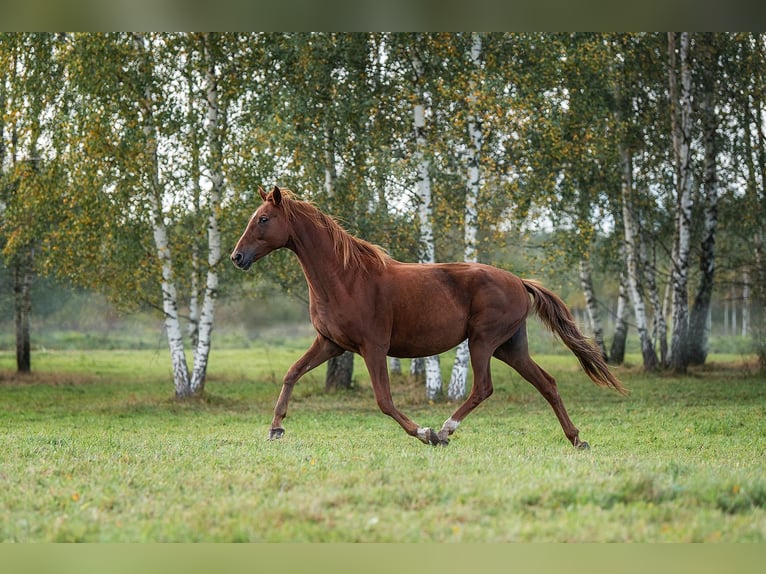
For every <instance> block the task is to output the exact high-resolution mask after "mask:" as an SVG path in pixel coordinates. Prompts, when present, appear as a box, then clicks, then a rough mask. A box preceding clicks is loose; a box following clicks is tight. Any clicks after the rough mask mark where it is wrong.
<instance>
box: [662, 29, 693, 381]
mask: <svg viewBox="0 0 766 574" xmlns="http://www.w3.org/2000/svg"><path fill="white" fill-rule="evenodd" d="M689 48H690V35H689V33H688V32H682V33H681V38H680V44H679V48H678V58H679V66H680V75H681V87H680V91H679V88H678V80H677V72H676V46H675V34H674V33H673V32H669V33H668V54H669V59H670V63H669V66H668V78H669V86H670V90H669V97H670V101H671V106H670V110H671V112H670V113H671V123H672V128H671V129H672V133H673V149H674V155H675V161H676V187H677V192H676V212H675V215H676V223H675V236H674V239H673V254H672V262H673V265H672V274H671V277H672V282H673V335H672V337H671V343H670V367H671V368H672V369H673V370H674V371H675V372H678V373H684V372H686V367H687V364H688V358H687V353H686V341H687V336H688V330H689V295H688V281H689V252H690V246H691V210H692V186H693V185H694V171H693V165H692V157H691V138H692V134H691V127H692V102H691V98H692V75H691V62H690V53H689Z"/></svg>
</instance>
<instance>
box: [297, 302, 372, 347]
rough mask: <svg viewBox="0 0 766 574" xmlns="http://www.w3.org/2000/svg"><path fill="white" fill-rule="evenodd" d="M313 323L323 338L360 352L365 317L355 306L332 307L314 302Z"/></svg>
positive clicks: (311, 309) (312, 310) (312, 308)
mask: <svg viewBox="0 0 766 574" xmlns="http://www.w3.org/2000/svg"><path fill="white" fill-rule="evenodd" d="M310 311H311V322H312V323H313V325H314V328H315V329H316V330H317V332H318V333H320V334H321V335H322V336H324V337H326V338H328V339H330V340H331V341H333V342H334V343H336V344H338V345H340V346H341V347H343V348H345V349H348V350H350V351H354V352H358V351H359V347H360V346H361V344H362V342H363V341H362V329H361V327H362V325H363V323H364V319H363V315H362V313H361V312H360V309H359V308H358V307H356V306H354V305H343V306H339V305H331V304H327V303H324V302H316V301H315V302H312V304H311V307H310Z"/></svg>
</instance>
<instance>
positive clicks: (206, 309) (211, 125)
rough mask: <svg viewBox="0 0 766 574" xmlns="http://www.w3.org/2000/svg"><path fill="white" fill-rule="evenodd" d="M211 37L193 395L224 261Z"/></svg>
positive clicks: (201, 380) (206, 44)
mask: <svg viewBox="0 0 766 574" xmlns="http://www.w3.org/2000/svg"><path fill="white" fill-rule="evenodd" d="M211 41H212V39H211V37H210V36H209V35H206V36H205V37H204V40H203V49H204V53H205V59H206V61H207V69H206V70H205V84H206V92H207V122H206V126H205V128H206V131H207V143H208V149H209V154H210V157H209V160H208V163H209V165H208V171H209V173H210V183H211V186H210V192H209V194H208V202H207V203H208V210H209V212H208V226H207V236H208V255H207V277H206V280H205V295H204V298H203V300H202V311H201V313H200V320H199V331H198V333H199V335H198V341H197V346H196V348H195V351H194V366H193V369H192V377H191V383H190V388H191V392H192V393H193V394H199V393H202V392H203V391H204V390H205V378H206V376H207V365H208V358H209V356H210V347H211V345H212V334H213V321H214V317H215V303H216V300H217V299H218V263H219V262H220V261H221V232H220V229H219V225H218V217H219V211H220V207H221V195H222V192H223V184H224V175H223V155H222V149H221V147H222V142H221V139H222V138H221V131H222V126H221V123H222V119H221V117H220V112H221V110H220V101H219V96H218V78H217V75H216V74H217V72H216V62H215V59H214V56H213V51H212V50H211V46H210V42H211Z"/></svg>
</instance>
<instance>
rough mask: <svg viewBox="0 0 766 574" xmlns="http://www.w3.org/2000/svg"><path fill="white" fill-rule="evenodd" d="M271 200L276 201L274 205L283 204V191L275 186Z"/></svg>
mask: <svg viewBox="0 0 766 574" xmlns="http://www.w3.org/2000/svg"><path fill="white" fill-rule="evenodd" d="M271 198H272V199H273V200H274V205H277V206H278V205H279V204H280V203H282V191H281V190H280V189H279V188H278V187H277V186H276V185H275V186H274V189H273V190H272V191H271Z"/></svg>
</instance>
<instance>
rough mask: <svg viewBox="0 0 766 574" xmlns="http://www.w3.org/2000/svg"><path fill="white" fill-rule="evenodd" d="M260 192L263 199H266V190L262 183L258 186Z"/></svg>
mask: <svg viewBox="0 0 766 574" xmlns="http://www.w3.org/2000/svg"><path fill="white" fill-rule="evenodd" d="M258 193H259V194H260V196H261V199H262V200H263V201H266V192H265V191H263V188H262V187H261V186H260V185H259V186H258Z"/></svg>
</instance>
